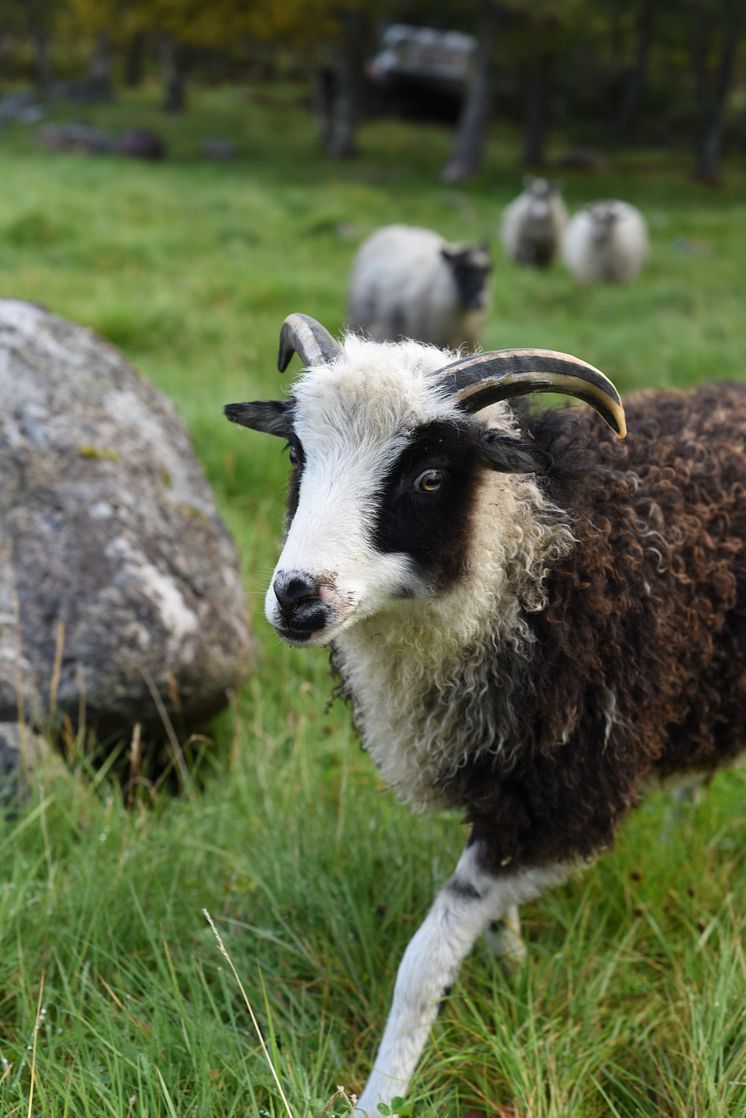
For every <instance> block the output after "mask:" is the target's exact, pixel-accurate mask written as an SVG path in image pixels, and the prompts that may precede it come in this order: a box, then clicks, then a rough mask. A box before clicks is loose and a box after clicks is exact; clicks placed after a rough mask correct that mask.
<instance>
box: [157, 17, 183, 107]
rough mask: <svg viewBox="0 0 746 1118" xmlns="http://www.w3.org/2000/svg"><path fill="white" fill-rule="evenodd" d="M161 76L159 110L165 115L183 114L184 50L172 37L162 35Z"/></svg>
mask: <svg viewBox="0 0 746 1118" xmlns="http://www.w3.org/2000/svg"><path fill="white" fill-rule="evenodd" d="M161 74H162V79H163V101H162V102H161V108H162V109H163V111H164V112H166V113H183V112H184V109H185V108H186V50H185V48H184V46H183V45H182V44H181V43H177V41H176V39H174V37H173V35H164V36H163V38H162V40H161Z"/></svg>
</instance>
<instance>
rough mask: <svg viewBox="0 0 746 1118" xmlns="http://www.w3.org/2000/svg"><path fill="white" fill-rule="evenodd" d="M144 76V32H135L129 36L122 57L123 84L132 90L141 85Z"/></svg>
mask: <svg viewBox="0 0 746 1118" xmlns="http://www.w3.org/2000/svg"><path fill="white" fill-rule="evenodd" d="M144 76H145V32H144V31H136V32H135V33H134V35H131V36H130V39H129V42H128V43H127V47H126V52H125V56H124V84H125V85H126V86H127V87H128V88H129V89H134V88H135V87H136V86H138V85H141V84H142V80H143V77H144Z"/></svg>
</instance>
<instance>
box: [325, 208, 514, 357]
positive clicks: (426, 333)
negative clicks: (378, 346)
mask: <svg viewBox="0 0 746 1118" xmlns="http://www.w3.org/2000/svg"><path fill="white" fill-rule="evenodd" d="M491 267H492V263H491V260H490V255H489V252H488V251H487V248H486V245H483V244H481V245H480V244H462V243H458V242H449V241H446V240H445V239H444V238H443V237H441V235H440V234H439V233H435V232H433V230H432V229H422V228H419V227H418V226H412V225H386V226H384V227H383V228H382V229H378V230H377V231H376V232H375V233H374V234H373V235H372V236H371V237H369V238H368V240H366V241H365V242H364V243H363V245H362V246H361V247H360V249H359V251H358V253H357V256H356V257H355V260H354V262H353V267H352V274H351V277H350V284H349V292H348V298H347V323H348V326H349V327H350V329H351V330H356V331H360V332H362V333H364V334H366V335H367V336H368V337H369V338H372V339H374V340H376V341H398V340H400V339H402V338H414V339H416V340H417V341H420V342H426V343H428V344H430V345H436V346H452V347H459V346H468V347H469V348H472V349H473V348H474V347H475V346H476V345H477V344H478V342H479V339H480V336H481V333H482V329H483V326H484V321H485V317H486V314H487V308H488V305H489V273H490V270H491Z"/></svg>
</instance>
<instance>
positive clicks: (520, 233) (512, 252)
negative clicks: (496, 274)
mask: <svg viewBox="0 0 746 1118" xmlns="http://www.w3.org/2000/svg"><path fill="white" fill-rule="evenodd" d="M566 222H567V209H566V207H565V203H564V202H563V201H562V196H561V194H560V192H559V188H558V187H557V185H556V184H555V183H552V182H550V181H549V179H529V180H528V181H527V183H526V189H525V190H524V191H523V193H522V194H519V195H518V197H517V198H514V199H513V201H512V202H511V203H510V205H508V206H506V207H505V211H504V213H503V218H502V225H501V227H500V239H501V241H502V244H503V248H504V249H505V252H506V255H507V256H509V257H510V259H511V260H514V261H515V262H516V263H517V264H529V265H531V266H533V267H535V268H546V267H547V266H548V265H549V264H551V263H552V261H553V260H554V259H555V257H556V256H557V254H558V252H559V249H560V243H561V240H562V232H563V230H564V228H565V223H566Z"/></svg>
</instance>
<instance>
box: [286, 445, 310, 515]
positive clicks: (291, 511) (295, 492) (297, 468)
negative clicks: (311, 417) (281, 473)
mask: <svg viewBox="0 0 746 1118" xmlns="http://www.w3.org/2000/svg"><path fill="white" fill-rule="evenodd" d="M288 451H289V453H290V456H291V460H292V473H291V474H290V481H289V483H288V498H287V503H286V505H285V529H286V530H288V529H289V528H290V525H291V524H292V522H293V517H294V516H295V514H296V512H297V511H298V501H299V500H300V483H301V479H302V477H303V468H304V466H305V464H306V456H305V454H304V453H303V447H302V446H301V444H300V441H299V439H298V437H297V436H296V434H295V432H294V431H291V432H290V434H289V435H288Z"/></svg>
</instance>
